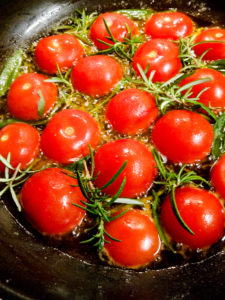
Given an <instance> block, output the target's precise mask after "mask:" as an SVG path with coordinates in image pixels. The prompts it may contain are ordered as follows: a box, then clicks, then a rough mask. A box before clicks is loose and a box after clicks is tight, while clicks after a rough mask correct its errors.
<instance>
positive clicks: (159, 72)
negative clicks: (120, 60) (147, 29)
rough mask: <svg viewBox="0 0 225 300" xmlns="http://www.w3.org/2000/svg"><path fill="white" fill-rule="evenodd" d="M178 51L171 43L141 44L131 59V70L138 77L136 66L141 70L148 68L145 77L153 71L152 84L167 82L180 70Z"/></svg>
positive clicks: (161, 40)
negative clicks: (132, 69)
mask: <svg viewBox="0 0 225 300" xmlns="http://www.w3.org/2000/svg"><path fill="white" fill-rule="evenodd" d="M178 55H179V49H178V47H177V46H176V45H175V44H174V43H173V42H171V41H168V40H163V39H154V40H151V41H148V42H146V43H144V44H142V45H141V46H140V47H139V48H138V50H137V51H136V53H135V55H134V57H133V63H132V65H133V68H134V70H135V71H136V72H137V74H139V75H140V72H139V70H138V66H137V65H138V64H139V65H140V66H141V68H142V70H145V69H146V68H148V67H149V70H148V72H147V74H146V75H147V77H149V75H150V74H151V72H152V71H155V75H154V77H153V82H156V81H159V82H162V81H167V80H169V79H170V78H172V77H174V76H175V75H176V74H177V73H178V72H179V70H180V69H181V68H182V64H181V62H180V59H179V58H178Z"/></svg>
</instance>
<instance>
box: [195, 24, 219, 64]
mask: <svg viewBox="0 0 225 300" xmlns="http://www.w3.org/2000/svg"><path fill="white" fill-rule="evenodd" d="M203 41H209V42H208V43H202V44H199V45H197V46H195V47H193V50H194V52H195V54H196V55H197V56H201V55H202V54H203V53H204V52H205V51H206V50H208V49H210V50H209V51H208V52H207V53H206V54H205V55H204V60H210V61H211V60H217V59H225V43H224V42H225V30H224V29H219V28H210V29H206V30H204V31H202V32H201V33H200V34H199V35H198V36H197V37H196V39H195V43H199V42H203ZM210 41H222V42H223V43H211V42H210Z"/></svg>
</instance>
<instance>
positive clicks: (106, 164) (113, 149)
mask: <svg viewBox="0 0 225 300" xmlns="http://www.w3.org/2000/svg"><path fill="white" fill-rule="evenodd" d="M125 161H127V165H126V167H125V169H124V170H123V172H122V173H121V174H120V176H119V177H118V178H117V179H116V181H115V182H114V183H113V184H111V185H110V186H109V187H107V188H106V189H104V190H103V191H104V192H105V193H106V194H110V195H114V194H115V193H116V192H117V190H118V189H119V187H120V185H121V183H122V181H123V178H124V177H126V184H125V187H124V189H123V191H122V193H121V196H123V197H131V198H133V197H137V196H139V195H140V194H143V193H145V192H146V191H147V190H148V189H149V188H150V187H151V184H152V182H153V180H154V178H155V176H156V173H157V170H156V166H155V161H154V159H153V156H152V153H151V151H150V150H149V149H148V148H147V147H146V146H145V145H144V144H142V143H140V142H138V141H135V140H132V139H121V140H116V141H113V142H108V143H106V144H104V145H103V146H101V147H100V148H99V149H98V150H97V152H96V154H95V172H94V176H97V174H99V175H98V177H97V179H96V180H95V185H96V186H97V187H99V188H100V187H102V186H103V185H105V184H106V183H107V182H108V181H109V180H110V179H111V178H112V177H113V175H114V174H115V173H116V172H117V171H118V170H119V169H120V167H121V166H122V165H123V163H124V162H125Z"/></svg>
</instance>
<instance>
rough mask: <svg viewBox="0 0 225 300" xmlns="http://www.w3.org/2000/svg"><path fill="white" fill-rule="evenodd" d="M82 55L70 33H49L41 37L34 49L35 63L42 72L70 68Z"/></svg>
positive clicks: (61, 70) (53, 71) (80, 48)
mask: <svg viewBox="0 0 225 300" xmlns="http://www.w3.org/2000/svg"><path fill="white" fill-rule="evenodd" d="M83 56H84V50H83V47H82V46H81V44H80V42H79V41H78V39H77V38H76V37H75V36H73V35H70V34H60V35H51V36H48V37H45V38H43V39H41V40H40V41H39V42H38V44H37V47H36V49H35V60H36V63H37V65H38V67H39V69H41V70H42V71H43V72H45V73H48V74H57V73H58V68H57V64H58V67H59V69H60V72H61V73H64V72H66V71H67V70H68V69H70V68H72V67H73V66H74V65H75V64H76V62H77V61H78V60H79V59H81V58H82V57H83Z"/></svg>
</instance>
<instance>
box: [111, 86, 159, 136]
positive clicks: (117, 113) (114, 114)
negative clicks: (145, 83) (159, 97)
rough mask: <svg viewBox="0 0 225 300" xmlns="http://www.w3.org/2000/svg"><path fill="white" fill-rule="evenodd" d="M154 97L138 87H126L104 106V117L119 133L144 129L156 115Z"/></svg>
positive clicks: (131, 132) (136, 131) (130, 132)
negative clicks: (126, 88)
mask: <svg viewBox="0 0 225 300" xmlns="http://www.w3.org/2000/svg"><path fill="white" fill-rule="evenodd" d="M158 113H159V112H158V109H157V106H156V103H155V98H154V97H153V96H152V95H151V94H150V93H147V92H144V91H142V90H139V89H135V88H133V89H128V90H124V91H122V92H120V93H119V94H117V95H116V96H115V97H113V98H112V99H111V100H110V102H109V104H108V105H107V108H106V117H107V119H108V120H109V122H110V123H111V124H112V126H113V128H114V129H115V130H117V131H118V132H120V133H125V134H135V133H138V132H140V131H143V130H146V129H148V128H149V127H150V125H151V124H152V123H153V122H154V121H155V119H156V118H157V116H158Z"/></svg>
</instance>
